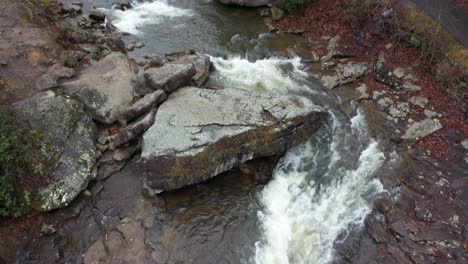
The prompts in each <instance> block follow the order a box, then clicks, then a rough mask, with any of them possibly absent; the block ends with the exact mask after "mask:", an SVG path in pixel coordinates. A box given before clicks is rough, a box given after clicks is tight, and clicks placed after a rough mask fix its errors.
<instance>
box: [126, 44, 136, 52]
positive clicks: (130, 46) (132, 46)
mask: <svg viewBox="0 0 468 264" xmlns="http://www.w3.org/2000/svg"><path fill="white" fill-rule="evenodd" d="M134 49H135V44H134V43H130V44H128V45H127V50H128V51H133V50H134Z"/></svg>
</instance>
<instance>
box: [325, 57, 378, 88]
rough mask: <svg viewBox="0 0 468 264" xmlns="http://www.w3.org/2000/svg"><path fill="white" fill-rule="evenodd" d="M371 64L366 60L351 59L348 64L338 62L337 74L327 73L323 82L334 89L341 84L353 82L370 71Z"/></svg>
mask: <svg viewBox="0 0 468 264" xmlns="http://www.w3.org/2000/svg"><path fill="white" fill-rule="evenodd" d="M369 68H370V65H369V64H367V63H364V62H353V61H350V62H348V63H346V64H338V66H337V67H336V69H335V74H333V75H325V76H323V77H322V82H323V85H324V86H325V87H327V88H328V89H333V88H335V87H337V86H339V85H343V84H346V83H350V82H353V81H355V80H357V79H359V78H361V77H362V76H364V75H365V74H367V72H368V71H369Z"/></svg>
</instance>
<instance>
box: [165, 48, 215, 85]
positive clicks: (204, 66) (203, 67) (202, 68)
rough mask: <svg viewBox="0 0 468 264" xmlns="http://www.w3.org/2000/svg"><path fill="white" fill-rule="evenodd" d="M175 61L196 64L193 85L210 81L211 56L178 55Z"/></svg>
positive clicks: (191, 82)
mask: <svg viewBox="0 0 468 264" xmlns="http://www.w3.org/2000/svg"><path fill="white" fill-rule="evenodd" d="M173 62H174V63H182V64H189V63H193V65H194V66H195V75H194V76H193V77H192V80H191V81H190V84H191V85H192V86H197V87H201V86H203V85H204V84H205V83H206V82H207V81H208V78H209V76H210V67H211V62H210V57H208V56H206V55H202V54H195V55H186V56H180V57H178V58H177V59H176V60H174V61H173Z"/></svg>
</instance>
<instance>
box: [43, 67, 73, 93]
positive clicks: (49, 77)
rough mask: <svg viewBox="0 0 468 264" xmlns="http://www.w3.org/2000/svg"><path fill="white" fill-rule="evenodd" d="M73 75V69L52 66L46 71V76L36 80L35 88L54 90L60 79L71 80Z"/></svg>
mask: <svg viewBox="0 0 468 264" xmlns="http://www.w3.org/2000/svg"><path fill="white" fill-rule="evenodd" d="M73 75H75V70H74V69H73V68H68V67H64V66H63V65H61V64H58V63H57V64H54V65H52V66H51V67H50V68H49V69H48V70H47V73H46V74H44V75H42V76H41V77H40V78H39V79H37V81H36V88H37V89H39V90H47V89H51V88H56V87H58V86H59V80H60V79H63V78H71V77H73Z"/></svg>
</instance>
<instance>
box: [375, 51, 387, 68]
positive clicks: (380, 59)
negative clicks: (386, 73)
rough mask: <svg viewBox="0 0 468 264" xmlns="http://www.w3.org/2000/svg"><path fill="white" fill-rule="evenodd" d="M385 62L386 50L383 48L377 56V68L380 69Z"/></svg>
mask: <svg viewBox="0 0 468 264" xmlns="http://www.w3.org/2000/svg"><path fill="white" fill-rule="evenodd" d="M384 63H385V52H384V51H383V50H382V51H380V52H379V56H378V58H377V64H376V70H377V71H379V70H381V69H382V68H383V64H384Z"/></svg>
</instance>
